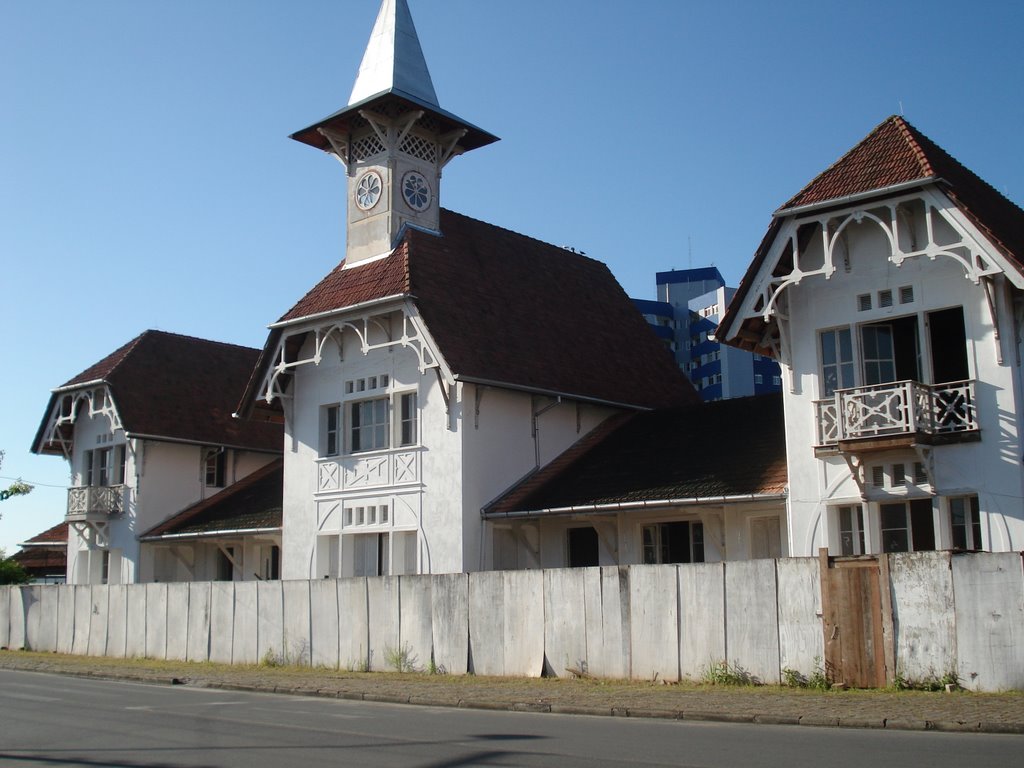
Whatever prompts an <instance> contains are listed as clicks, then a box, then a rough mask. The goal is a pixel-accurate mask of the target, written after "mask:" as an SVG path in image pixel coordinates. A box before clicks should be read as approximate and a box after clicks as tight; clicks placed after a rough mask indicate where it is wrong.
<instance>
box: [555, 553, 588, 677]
mask: <svg viewBox="0 0 1024 768" xmlns="http://www.w3.org/2000/svg"><path fill="white" fill-rule="evenodd" d="M543 573H544V672H545V674H547V675H554V676H555V677H568V676H570V675H571V674H573V670H574V671H575V674H583V673H584V672H586V671H587V670H588V669H589V667H590V664H589V661H588V660H587V608H586V599H585V597H584V593H585V586H584V585H585V573H584V571H583V569H579V568H570V569H559V570H547V571H544V572H543Z"/></svg>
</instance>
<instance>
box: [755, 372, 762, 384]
mask: <svg viewBox="0 0 1024 768" xmlns="http://www.w3.org/2000/svg"><path fill="white" fill-rule="evenodd" d="M754 383H755V384H763V383H764V376H762V375H761V374H760V373H755V374H754Z"/></svg>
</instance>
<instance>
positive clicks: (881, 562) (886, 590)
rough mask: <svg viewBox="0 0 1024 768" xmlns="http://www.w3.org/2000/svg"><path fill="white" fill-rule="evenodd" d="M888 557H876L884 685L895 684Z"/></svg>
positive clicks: (893, 631)
mask: <svg viewBox="0 0 1024 768" xmlns="http://www.w3.org/2000/svg"><path fill="white" fill-rule="evenodd" d="M891 583H892V582H891V580H890V577H889V555H885V554H883V555H879V556H878V591H879V596H880V597H881V601H882V611H881V612H882V638H881V642H882V648H883V651H884V659H885V676H884V680H885V682H884V685H892V684H893V683H895V682H896V643H895V637H896V629H895V627H894V626H893V622H892V588H891V586H890V585H891Z"/></svg>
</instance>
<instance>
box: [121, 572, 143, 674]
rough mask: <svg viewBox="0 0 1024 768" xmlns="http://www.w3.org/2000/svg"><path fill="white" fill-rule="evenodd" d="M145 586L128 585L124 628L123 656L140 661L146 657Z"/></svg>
mask: <svg viewBox="0 0 1024 768" xmlns="http://www.w3.org/2000/svg"><path fill="white" fill-rule="evenodd" d="M146 588H147V585H146V584H129V585H128V595H127V601H128V605H127V618H126V619H125V626H126V632H127V636H126V637H125V647H124V653H125V656H127V657H128V658H131V659H141V658H143V657H145V655H146V634H147V633H146V615H147V614H146V595H147V594H148V592H147V591H146Z"/></svg>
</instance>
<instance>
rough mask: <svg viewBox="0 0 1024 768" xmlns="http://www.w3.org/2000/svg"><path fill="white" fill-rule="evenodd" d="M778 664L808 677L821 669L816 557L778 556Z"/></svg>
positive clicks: (822, 652) (822, 640)
mask: <svg viewBox="0 0 1024 768" xmlns="http://www.w3.org/2000/svg"><path fill="white" fill-rule="evenodd" d="M776 562H777V568H776V574H777V576H778V580H779V581H778V584H779V588H778V601H779V618H778V620H779V667H780V669H790V670H793V671H795V672H798V673H799V674H801V675H803V676H804V677H810V676H811V675H812V674H813V673H814V672H815V671H817V670H818V669H819V668H821V669H822V670H824V666H823V665H824V663H825V661H824V659H825V635H824V633H823V632H822V629H821V618H820V616H821V576H820V574H821V566H820V564H819V562H818V559H817V558H813V557H800V558H788V559H784V560H778V561H776Z"/></svg>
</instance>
